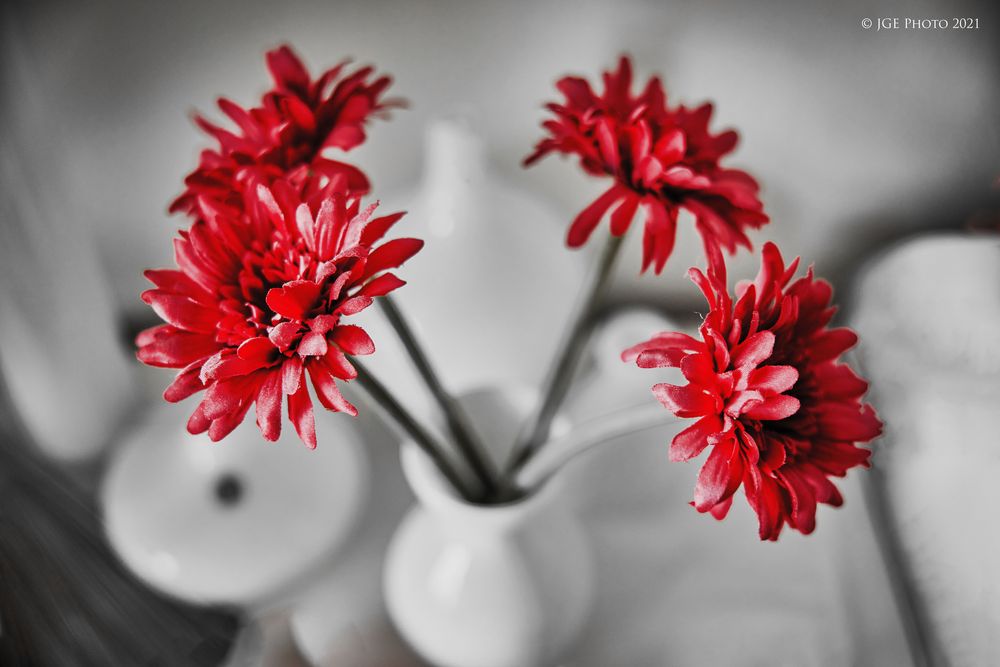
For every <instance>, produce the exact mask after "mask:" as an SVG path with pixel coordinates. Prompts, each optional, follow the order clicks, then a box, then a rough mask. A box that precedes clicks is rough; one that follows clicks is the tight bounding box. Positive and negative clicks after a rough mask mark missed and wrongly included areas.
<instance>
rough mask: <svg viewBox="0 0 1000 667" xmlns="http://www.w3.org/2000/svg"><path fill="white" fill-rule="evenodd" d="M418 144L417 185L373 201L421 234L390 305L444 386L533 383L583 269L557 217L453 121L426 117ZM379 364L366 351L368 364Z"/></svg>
mask: <svg viewBox="0 0 1000 667" xmlns="http://www.w3.org/2000/svg"><path fill="white" fill-rule="evenodd" d="M426 142H427V148H426V150H427V154H426V161H425V168H424V177H423V181H422V183H421V185H420V186H419V188H418V189H417V190H416V191H414V192H410V193H408V194H402V195H400V196H398V197H386V198H384V199H383V201H384V205H385V206H386V207H387V210H388V209H397V208H406V209H407V210H408V214H407V216H406V217H405V218H403V220H402V221H401V223H400V225H399V227H398V230H399V233H400V234H402V233H406V234H407V235H413V236H416V237H418V238H422V239H425V240H426V242H427V245H426V246H425V247H424V249H423V250H422V251H421V252H420V253H419V254H418V255H417V256H416V257H414V258H413V259H412V260H410V261H409V262H407V264H406V267H405V269H404V270H403V271H401V272H400V275H401V276H402V277H403V278H404V279H405V280H406V281H407V283H408V284H407V285H406V287H405V288H403V289H402V290H400V292H399V297H398V299H397V303H398V304H399V307H400V309H401V310H403V311H404V313H405V314H406V315H407V316H408V319H409V320H410V321H411V323H412V324H413V326H414V328H415V330H416V333H417V335H418V338H419V339H420V341H421V343H422V344H423V345H424V346H425V347H426V349H427V351H428V355H429V357H430V358H431V360H432V362H433V363H434V366H435V368H437V369H438V372H439V373H440V374H441V376H442V378H443V380H444V381H445V383H446V384H447V385H448V386H449V387H451V388H452V389H453V390H458V391H461V390H464V389H468V388H470V387H472V386H481V385H483V384H484V383H490V384H498V383H500V384H502V383H505V382H519V383H534V382H537V381H539V380H540V379H541V375H542V373H543V372H544V370H545V368H546V367H547V364H548V361H549V359H550V358H551V356H552V355H553V351H554V348H555V345H556V344H557V342H558V337H559V334H560V333H561V331H562V329H563V328H564V327H565V325H566V322H567V320H568V317H569V313H570V309H571V306H572V305H573V300H574V299H575V298H576V295H577V292H578V291H579V285H580V279H581V277H582V275H583V271H582V265H581V257H580V256H579V255H578V254H574V253H571V252H569V251H568V250H567V249H566V248H565V246H564V244H563V234H564V232H565V222H563V221H562V220H560V219H559V217H558V216H556V215H555V214H554V213H553V212H552V211H551V210H550V209H549V208H548V207H547V206H546V205H544V203H543V202H541V201H539V200H537V199H535V198H533V197H531V196H529V195H528V194H526V193H525V192H523V191H521V190H518V189H516V188H514V187H512V186H510V185H507V184H506V183H505V182H504V181H503V179H501V178H500V177H498V176H497V175H496V174H494V173H492V172H491V170H490V167H489V164H488V155H487V150H486V145H485V144H484V142H483V141H482V140H481V139H480V137H479V136H477V135H476V134H475V133H474V132H473V131H472V130H471V129H470V128H469V127H468V126H466V125H465V124H464V123H463V122H461V121H459V120H440V121H437V122H435V123H433V124H432V125H431V126H430V128H429V129H428V131H427V140H426ZM388 337H389V336H382V339H386V338H388ZM376 340H378V339H376ZM389 363H390V361H389V360H388V359H386V358H381V359H380V358H378V357H377V356H376V357H373V358H372V362H371V366H372V367H373V369H374V370H375V371H376V373H377V372H378V371H379V370H381V369H382V368H386V369H389V368H392V366H389Z"/></svg>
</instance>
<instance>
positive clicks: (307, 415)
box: [288, 382, 316, 449]
mask: <svg viewBox="0 0 1000 667" xmlns="http://www.w3.org/2000/svg"><path fill="white" fill-rule="evenodd" d="M288 419H289V420H290V421H291V422H292V426H294V427H295V432H296V433H298V434H299V439H300V440H302V442H304V443H305V445H306V447H308V448H309V449H316V420H315V417H314V416H313V406H312V400H311V399H310V398H309V390H308V389H306V384H305V382H302V383H300V384H299V388H298V390H297V391H296V392H295V393H294V394H290V395H289V396H288Z"/></svg>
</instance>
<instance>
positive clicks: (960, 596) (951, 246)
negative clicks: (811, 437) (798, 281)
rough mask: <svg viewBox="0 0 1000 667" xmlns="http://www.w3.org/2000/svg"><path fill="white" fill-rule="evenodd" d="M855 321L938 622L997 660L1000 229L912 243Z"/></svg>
mask: <svg viewBox="0 0 1000 667" xmlns="http://www.w3.org/2000/svg"><path fill="white" fill-rule="evenodd" d="M858 299H859V301H858V306H857V311H856V313H855V314H854V317H853V320H852V324H853V325H854V326H855V327H856V328H857V330H858V332H859V333H860V334H861V336H862V346H861V348H860V356H861V359H862V362H863V366H864V370H865V372H866V373H867V374H868V375H869V379H870V380H871V382H872V394H873V400H874V401H875V402H876V405H877V407H878V409H879V411H880V414H881V416H882V419H883V420H884V421H885V422H886V435H885V437H884V438H883V440H882V447H881V449H880V451H879V457H878V459H877V464H878V465H879V466H880V467H881V468H883V469H884V470H885V477H886V483H887V485H888V489H887V490H888V494H889V498H890V503H891V506H892V511H893V513H894V516H895V520H896V521H897V523H898V529H899V534H900V539H901V542H902V547H903V550H904V552H905V555H906V558H907V561H908V562H909V566H910V568H911V569H912V571H913V574H914V576H915V579H916V586H917V589H918V590H917V592H918V594H919V595H921V597H922V599H923V600H924V601H925V606H926V607H927V610H928V612H929V615H930V619H931V621H932V625H933V631H934V634H935V635H936V637H937V639H938V642H939V643H940V644H941V645H942V648H943V649H944V650H945V652H946V654H947V656H948V659H949V662H950V663H951V664H953V665H956V666H961V665H985V664H997V663H998V662H1000V636H998V635H997V633H996V629H997V628H998V627H1000V579H998V578H997V576H996V562H997V560H998V559H1000V528H998V524H997V513H996V508H997V506H998V505H1000V485H998V484H997V479H1000V438H998V436H997V429H996V417H997V415H998V414H1000V238H998V237H997V236H959V235H939V236H930V237H925V238H920V239H916V240H912V241H909V242H907V243H904V244H902V245H900V246H898V247H896V248H894V249H893V250H891V251H890V252H889V253H887V254H886V255H885V256H884V257H882V258H880V259H879V260H878V261H877V262H876V263H874V264H873V265H872V266H871V267H870V268H869V270H868V271H867V273H866V274H865V275H864V278H863V280H862V282H861V284H860V287H859V290H858Z"/></svg>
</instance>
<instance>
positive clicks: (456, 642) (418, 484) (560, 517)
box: [383, 389, 594, 667]
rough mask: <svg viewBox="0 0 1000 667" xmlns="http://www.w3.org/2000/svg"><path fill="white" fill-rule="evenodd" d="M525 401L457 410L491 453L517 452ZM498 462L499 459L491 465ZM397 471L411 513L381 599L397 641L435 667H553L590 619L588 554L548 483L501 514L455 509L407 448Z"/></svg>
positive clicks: (513, 396) (509, 396) (491, 509)
mask: <svg viewBox="0 0 1000 667" xmlns="http://www.w3.org/2000/svg"><path fill="white" fill-rule="evenodd" d="M531 400H532V397H531V395H530V392H527V391H509V390H508V391H499V390H492V389H491V390H482V391H478V392H473V393H470V394H468V395H466V396H465V397H464V398H463V399H462V402H463V404H464V405H465V407H466V409H467V410H468V412H469V414H470V416H471V418H472V420H473V421H474V423H475V424H476V425H477V427H478V430H479V432H480V433H481V435H482V436H483V438H484V440H485V442H486V443H487V447H489V449H490V450H491V453H494V454H498V453H502V452H503V451H504V450H505V449H507V448H508V447H509V444H510V443H511V442H513V439H514V436H515V435H516V432H517V428H518V425H519V422H520V420H521V418H523V416H524V415H525V414H527V412H528V409H529V408H530V406H531ZM496 458H497V459H498V460H499V458H500V457H496ZM402 461H403V471H404V473H405V475H406V479H407V481H408V482H409V484H410V486H411V488H412V490H413V492H414V494H415V495H416V497H417V501H418V505H417V506H416V507H415V508H414V509H413V510H411V511H410V513H409V514H408V515H407V517H406V518H405V519H404V521H403V523H402V524H401V525H400V527H399V529H398V531H397V533H396V535H395V537H394V538H393V541H392V543H391V544H390V547H389V552H388V554H387V556H386V563H385V571H384V579H383V584H384V589H385V600H386V605H387V607H388V610H389V614H390V616H391V618H392V620H393V622H394V623H395V625H396V627H397V629H398V630H399V632H400V633H401V634H402V636H403V638H404V639H405V640H406V641H407V642H408V643H409V644H410V645H411V646H412V647H413V649H414V650H416V651H417V652H418V653H419V654H420V655H421V656H422V657H423V658H424V659H426V660H428V661H430V662H431V663H433V664H435V665H440V666H441V667H533V666H536V665H537V666H543V665H544V666H551V665H557V664H559V661H560V659H561V658H562V656H564V655H565V653H566V652H567V651H568V649H569V648H570V647H572V646H573V645H574V643H575V642H576V641H577V640H578V639H579V637H580V634H581V632H582V630H583V628H584V626H585V624H586V621H587V619H588V617H589V612H590V609H591V603H592V598H593V590H594V579H593V577H594V574H593V563H592V555H591V546H590V544H589V541H588V538H587V536H586V534H585V533H584V530H583V528H582V525H581V523H580V522H579V520H578V518H577V516H576V514H575V512H574V510H573V508H572V507H571V506H570V504H569V502H568V501H567V499H566V494H565V493H563V492H562V489H561V485H560V480H559V479H554V480H553V481H551V482H549V483H548V484H546V485H545V486H543V487H542V488H541V489H540V490H539V491H537V492H536V493H534V494H533V495H530V496H528V497H527V498H524V499H522V500H520V501H517V502H514V503H510V504H505V505H497V506H478V505H472V504H469V503H467V502H465V501H463V500H462V499H460V498H459V497H458V496H457V495H456V494H455V493H454V492H453V490H452V489H451V488H450V487H449V486H448V484H447V482H446V480H445V479H444V478H443V476H442V475H441V474H440V473H439V472H438V470H437V469H436V468H435V467H434V465H433V464H432V463H431V461H430V459H428V458H427V457H426V456H425V455H424V453H423V452H422V451H421V450H420V449H418V448H417V447H416V445H414V444H413V443H405V444H404V445H403V449H402Z"/></svg>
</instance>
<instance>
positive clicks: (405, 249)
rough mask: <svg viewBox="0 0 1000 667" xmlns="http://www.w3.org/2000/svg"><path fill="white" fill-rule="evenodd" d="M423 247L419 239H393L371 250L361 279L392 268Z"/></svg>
mask: <svg viewBox="0 0 1000 667" xmlns="http://www.w3.org/2000/svg"><path fill="white" fill-rule="evenodd" d="M423 247H424V242H423V241H421V240H420V239H405V238H404V239H393V240H391V241H386V242H385V243H383V244H382V245H380V246H379V247H377V248H375V249H374V250H372V252H371V254H370V255H369V256H368V262H367V264H366V265H365V272H364V274H363V275H362V280H367V279H368V278H371V277H372V276H373V275H375V274H376V273H379V272H380V271H385V270H386V269H394V268H396V267H398V266H400V265H401V264H403V263H404V262H405V261H406V260H408V259H410V258H411V257H413V256H414V255H415V254H417V253H418V252H419V251H420V249H421V248H423Z"/></svg>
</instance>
